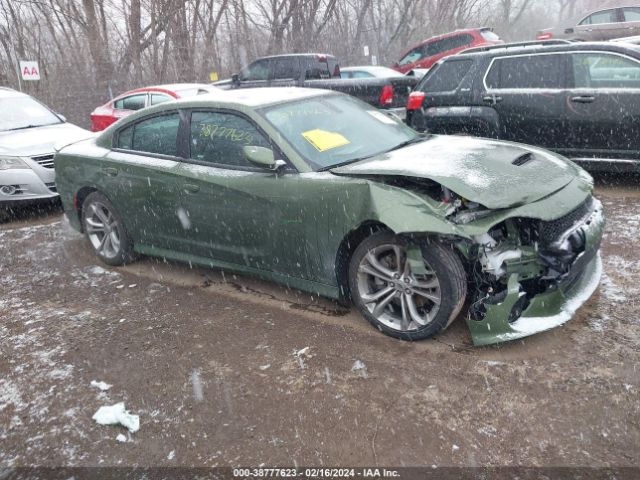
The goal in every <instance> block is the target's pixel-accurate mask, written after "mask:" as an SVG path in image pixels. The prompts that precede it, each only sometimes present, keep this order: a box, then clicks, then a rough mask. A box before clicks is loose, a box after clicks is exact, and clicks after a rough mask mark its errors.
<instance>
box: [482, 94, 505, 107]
mask: <svg viewBox="0 0 640 480" xmlns="http://www.w3.org/2000/svg"><path fill="white" fill-rule="evenodd" d="M482 101H483V102H487V103H492V104H494V105H495V104H496V103H499V102H501V101H502V97H496V96H495V95H485V96H484V97H482Z"/></svg>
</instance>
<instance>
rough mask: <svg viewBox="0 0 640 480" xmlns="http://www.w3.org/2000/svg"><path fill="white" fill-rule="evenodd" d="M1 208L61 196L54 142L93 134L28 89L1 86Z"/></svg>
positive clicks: (67, 140) (73, 139) (63, 142)
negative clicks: (57, 178) (28, 93)
mask: <svg viewBox="0 0 640 480" xmlns="http://www.w3.org/2000/svg"><path fill="white" fill-rule="evenodd" d="M0 112H2V114H1V115H0V209H4V208H6V207H8V206H12V205H16V204H17V205H22V204H29V203H35V202H39V201H46V200H50V199H54V198H56V197H57V196H58V193H57V191H56V184H55V171H54V163H53V154H54V145H60V146H63V145H65V144H69V143H73V142H76V141H78V140H82V139H84V138H87V137H89V136H91V135H92V133H91V132H89V131H87V130H84V129H82V128H80V127H77V126H75V125H72V124H70V123H67V122H66V120H65V119H64V117H62V116H61V115H57V114H56V113H54V112H53V111H51V110H50V109H48V108H47V107H45V106H44V105H43V104H41V103H40V102H38V101H37V100H35V99H34V98H32V97H30V96H29V95H25V94H24V93H20V92H17V91H15V90H12V89H10V88H3V87H0Z"/></svg>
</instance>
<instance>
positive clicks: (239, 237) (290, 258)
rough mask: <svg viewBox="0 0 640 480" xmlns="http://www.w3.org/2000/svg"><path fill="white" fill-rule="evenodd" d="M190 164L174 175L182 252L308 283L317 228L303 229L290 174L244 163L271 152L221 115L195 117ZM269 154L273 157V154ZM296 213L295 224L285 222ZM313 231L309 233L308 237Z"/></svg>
mask: <svg viewBox="0 0 640 480" xmlns="http://www.w3.org/2000/svg"><path fill="white" fill-rule="evenodd" d="M190 118H191V119H190V127H189V150H190V153H189V159H187V160H186V161H184V162H183V164H182V165H181V167H180V170H181V171H180V177H181V182H182V184H181V185H180V189H181V197H180V204H181V208H182V210H181V216H182V219H183V227H184V232H183V237H184V246H185V249H186V250H187V251H188V252H189V253H191V254H193V255H196V256H199V257H205V258H211V259H215V260H218V261H221V262H225V263H229V264H236V265H243V266H246V267H249V268H252V269H259V270H267V271H274V272H278V273H283V274H287V275H294V276H299V277H302V278H306V277H308V276H309V274H310V272H311V270H313V265H312V263H311V262H305V261H302V260H301V259H304V258H306V257H307V256H308V253H309V251H310V249H313V248H314V246H315V245H311V246H310V245H307V243H306V240H305V239H307V238H312V239H315V234H314V232H315V228H316V226H315V224H310V223H309V222H303V221H301V219H302V216H303V215H304V213H303V212H304V210H305V206H304V205H303V204H302V203H298V202H297V200H296V198H295V197H296V196H297V195H298V193H296V192H297V191H298V185H299V182H297V181H296V179H297V178H298V177H299V176H298V174H297V173H295V171H293V170H292V169H290V170H289V173H286V170H285V172H284V174H283V173H278V174H276V173H275V172H272V171H270V170H265V169H262V168H258V167H256V166H254V165H253V164H251V163H250V162H249V161H248V160H247V159H246V157H245V155H244V152H243V147H244V146H248V145H253V146H261V147H266V148H271V149H274V146H273V145H272V143H271V142H270V141H269V139H268V138H267V136H266V135H265V134H263V133H262V132H261V131H260V130H259V129H258V128H257V127H256V126H255V124H253V122H252V121H251V120H250V119H248V118H247V117H244V116H242V115H240V114H237V113H232V112H229V111H223V110H194V111H192V112H191V117H190ZM274 151H275V150H274ZM292 208H293V209H294V210H295V211H296V212H298V214H297V215H296V216H295V217H296V218H289V217H290V216H291V214H290V211H291V209H292ZM309 228H311V229H312V230H314V232H308V231H307V230H308V229H309Z"/></svg>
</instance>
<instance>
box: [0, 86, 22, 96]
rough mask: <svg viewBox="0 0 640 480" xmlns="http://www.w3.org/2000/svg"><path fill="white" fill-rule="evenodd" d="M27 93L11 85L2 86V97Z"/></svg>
mask: <svg viewBox="0 0 640 480" xmlns="http://www.w3.org/2000/svg"><path fill="white" fill-rule="evenodd" d="M23 95H26V94H25V93H22V92H19V91H17V90H14V89H13V88H9V87H0V98H9V97H19V96H23Z"/></svg>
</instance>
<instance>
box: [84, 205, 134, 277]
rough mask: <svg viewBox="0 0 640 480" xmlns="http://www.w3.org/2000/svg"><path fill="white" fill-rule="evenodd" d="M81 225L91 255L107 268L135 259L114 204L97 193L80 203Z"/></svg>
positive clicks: (131, 245)
mask: <svg viewBox="0 0 640 480" xmlns="http://www.w3.org/2000/svg"><path fill="white" fill-rule="evenodd" d="M82 226H83V229H84V233H85V236H86V237H87V240H89V243H90V244H91V248H92V249H93V252H94V253H95V254H96V255H97V256H98V257H99V258H100V260H102V261H103V262H105V263H106V264H108V265H114V266H117V265H124V264H126V263H129V262H131V261H133V260H134V255H133V243H132V242H131V239H130V238H129V235H128V234H127V231H126V230H125V227H124V223H123V222H122V219H121V218H120V215H118V212H117V211H116V209H115V207H114V206H113V204H112V203H111V202H110V201H109V199H108V198H107V197H106V196H104V195H103V194H102V193H100V192H93V193H91V194H90V195H89V196H87V198H86V199H85V201H84V203H83V204H82Z"/></svg>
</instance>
